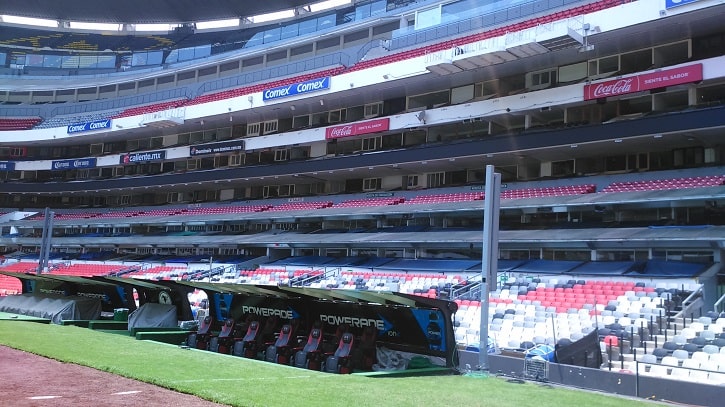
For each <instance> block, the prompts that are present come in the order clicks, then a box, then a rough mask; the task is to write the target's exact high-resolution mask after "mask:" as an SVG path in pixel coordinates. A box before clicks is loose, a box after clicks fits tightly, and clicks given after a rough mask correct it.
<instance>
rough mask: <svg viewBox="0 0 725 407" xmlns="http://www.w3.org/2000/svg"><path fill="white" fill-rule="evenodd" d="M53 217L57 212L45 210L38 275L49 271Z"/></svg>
mask: <svg viewBox="0 0 725 407" xmlns="http://www.w3.org/2000/svg"><path fill="white" fill-rule="evenodd" d="M53 216H55V212H53V211H51V210H50V208H45V211H44V212H43V234H42V236H41V239H40V253H39V257H38V269H37V270H36V274H41V273H43V272H46V271H48V258H49V257H50V248H51V242H50V241H51V239H52V237H53Z"/></svg>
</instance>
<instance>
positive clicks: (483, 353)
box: [478, 165, 501, 371]
mask: <svg viewBox="0 0 725 407" xmlns="http://www.w3.org/2000/svg"><path fill="white" fill-rule="evenodd" d="M493 170H494V167H493V165H487V166H486V188H485V193H486V195H485V196H484V201H483V254H482V256H481V326H480V327H479V330H478V332H479V341H480V342H479V345H478V369H479V370H482V371H483V370H488V303H489V295H488V294H489V291H493V290H494V289H495V288H496V277H497V272H498V217H499V212H500V209H501V195H500V194H501V174H498V173H495V172H493Z"/></svg>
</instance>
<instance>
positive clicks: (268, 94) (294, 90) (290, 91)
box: [262, 76, 330, 102]
mask: <svg viewBox="0 0 725 407" xmlns="http://www.w3.org/2000/svg"><path fill="white" fill-rule="evenodd" d="M323 89H330V77H329V76H326V77H324V78H317V79H311V80H309V81H305V82H299V83H293V84H291V85H287V86H279V87H276V88H271V89H267V90H265V91H264V92H262V100H264V101H265V102H266V101H268V100H273V99H279V98H284V97H288V96H295V95H301V94H304V93H310V92H316V91H318V90H323Z"/></svg>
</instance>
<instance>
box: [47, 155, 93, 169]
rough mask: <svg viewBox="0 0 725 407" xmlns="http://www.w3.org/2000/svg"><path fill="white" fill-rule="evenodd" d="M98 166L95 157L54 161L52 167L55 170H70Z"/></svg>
mask: <svg viewBox="0 0 725 407" xmlns="http://www.w3.org/2000/svg"><path fill="white" fill-rule="evenodd" d="M95 166H96V159H95V158H80V159H77V160H58V161H53V164H52V168H53V169H54V170H70V169H76V168H92V167H95Z"/></svg>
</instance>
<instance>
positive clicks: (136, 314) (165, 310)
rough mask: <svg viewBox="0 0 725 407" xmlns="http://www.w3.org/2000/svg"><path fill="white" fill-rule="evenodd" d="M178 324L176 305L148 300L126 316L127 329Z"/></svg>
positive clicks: (166, 326)
mask: <svg viewBox="0 0 725 407" xmlns="http://www.w3.org/2000/svg"><path fill="white" fill-rule="evenodd" d="M178 325H179V321H178V319H177V317H176V306H175V305H171V304H157V303H153V302H148V303H146V304H144V305H142V306H140V307H139V308H138V309H137V310H135V311H133V312H132V313H131V314H129V316H128V330H129V331H131V330H133V328H137V327H138V328H173V327H176V326H178Z"/></svg>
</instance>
